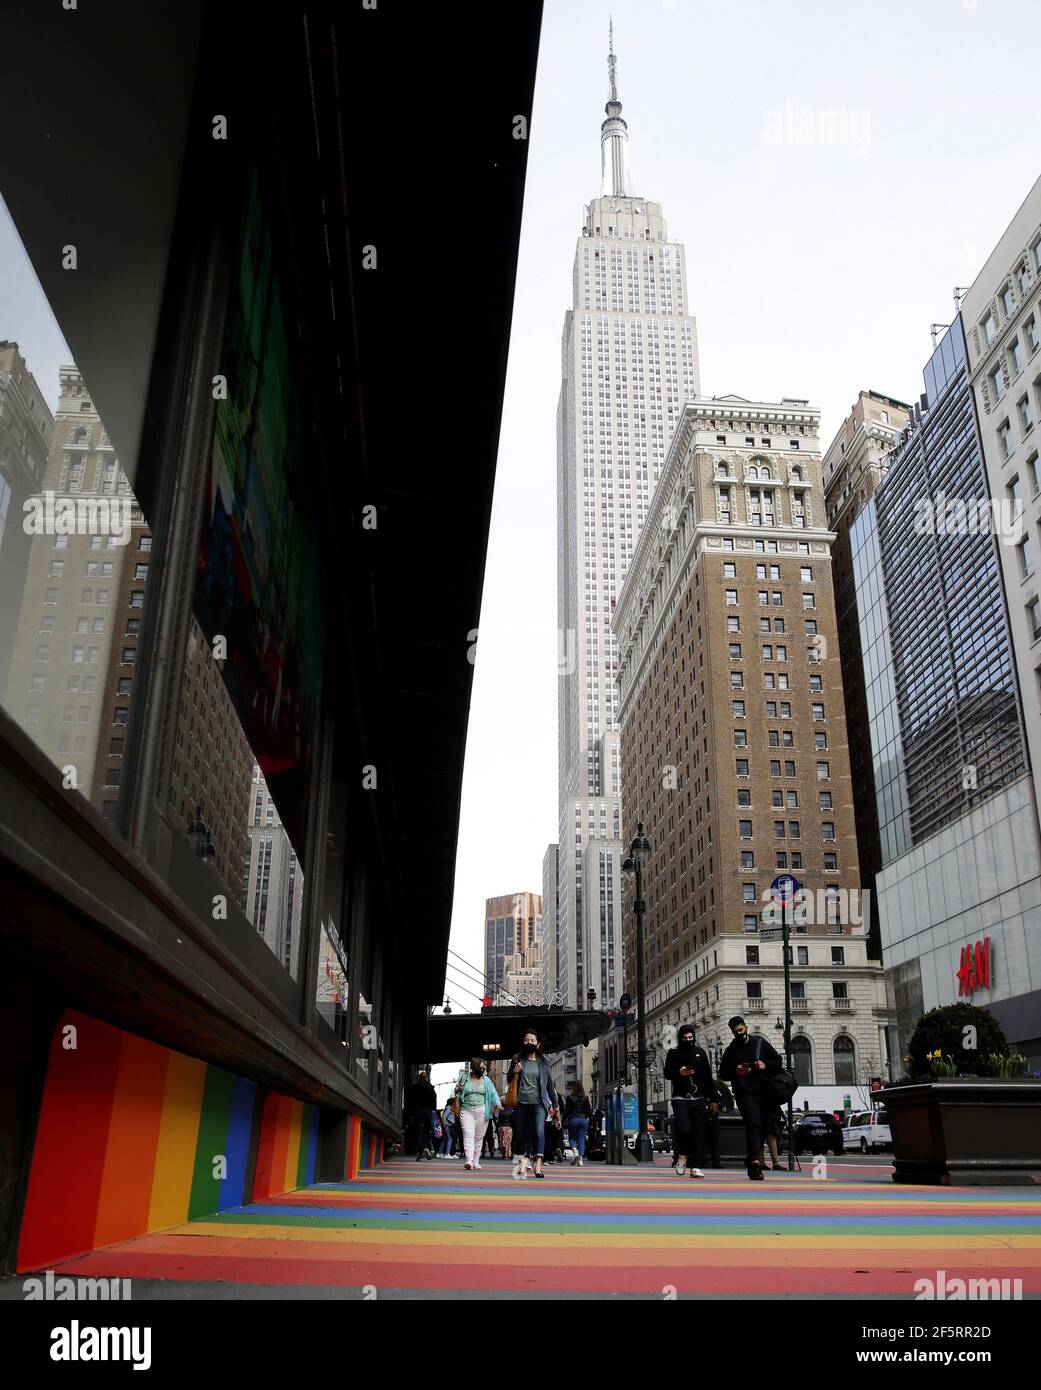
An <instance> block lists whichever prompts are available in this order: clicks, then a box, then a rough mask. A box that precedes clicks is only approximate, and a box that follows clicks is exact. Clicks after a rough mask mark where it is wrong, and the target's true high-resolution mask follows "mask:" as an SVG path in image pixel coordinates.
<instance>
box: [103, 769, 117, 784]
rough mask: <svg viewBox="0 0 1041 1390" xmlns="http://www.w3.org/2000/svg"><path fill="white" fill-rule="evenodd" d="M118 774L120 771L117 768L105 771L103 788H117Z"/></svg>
mask: <svg viewBox="0 0 1041 1390" xmlns="http://www.w3.org/2000/svg"><path fill="white" fill-rule="evenodd" d="M119 774H120V769H119V768H118V767H110V768H109V769H108V770H107V771H106V773H105V786H106V787H118V786H119Z"/></svg>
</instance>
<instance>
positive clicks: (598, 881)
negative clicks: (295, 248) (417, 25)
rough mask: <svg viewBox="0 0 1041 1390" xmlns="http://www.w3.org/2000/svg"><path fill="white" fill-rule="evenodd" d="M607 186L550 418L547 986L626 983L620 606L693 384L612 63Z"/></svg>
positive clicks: (605, 991)
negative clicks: (554, 796) (633, 168)
mask: <svg viewBox="0 0 1041 1390" xmlns="http://www.w3.org/2000/svg"><path fill="white" fill-rule="evenodd" d="M609 77H610V86H609V100H608V102H607V105H606V107H605V110H606V113H607V118H606V120H605V121H604V122H603V125H602V127H601V147H602V172H603V181H602V185H601V191H600V196H599V197H598V198H594V199H593V200H592V201H591V202H590V203H589V205H588V206H587V207H586V209H585V219H584V223H583V227H582V232H581V235H580V236H579V238H578V245H577V248H576V252H575V262H574V280H573V298H572V307H571V308H570V309H569V310H568V311H567V313H566V315H565V318H564V332H563V341H562V382H561V390H560V402H559V407H558V412H557V459H558V466H557V491H558V496H557V526H558V536H557V541H558V555H557V583H558V617H559V627H560V633H559V642H560V669H561V681H560V696H559V710H558V716H559V776H560V787H559V795H560V803H559V804H560V819H559V860H558V905H557V913H558V916H557V921H556V924H555V930H556V940H557V944H558V952H557V966H556V976H557V978H556V980H555V982H554V983H555V985H556V987H557V988H559V989H561V990H562V991H563V992H564V993H565V997H566V1000H567V1003H568V1004H570V1005H572V1006H575V1005H582V1004H584V1002H585V999H586V995H587V991H588V990H590V989H595V990H596V992H597V996H598V1001H599V1002H611V1001H613V1000H614V999H615V998H616V997H617V995H618V994H619V993H621V991H622V989H623V980H622V954H621V941H622V937H621V902H622V895H621V883H620V864H621V859H622V857H623V856H622V855H621V841H620V838H619V836H620V831H621V825H620V800H619V795H620V786H619V764H618V711H617V689H616V675H617V667H618V656H617V646H616V642H615V638H614V635H613V633H612V631H611V618H612V615H613V612H614V605H615V596H616V594H617V593H618V592H619V590H620V588H621V584H622V581H623V580H624V578H625V574H626V571H627V569H628V567H629V564H630V561H631V559H632V555H633V550H634V547H635V545H636V542H637V539H638V537H639V534H640V527H641V526H642V524H643V520H644V516H645V515H646V512H647V508H648V505H649V503H650V499H651V496H652V495H653V492H654V488H655V485H656V483H657V481H658V478H659V476H660V474H661V470H662V466H663V464H664V462H665V457H666V453H667V451H668V447H669V443H670V440H671V438H672V433H673V429H674V427H675V425H676V422H677V420H678V418H679V412H680V410H681V408H682V406H683V403H684V401H686V400H691V399H693V398H694V397H695V396H696V395H697V394H698V390H699V380H698V351H697V336H696V330H695V322H694V318H693V317H692V316H691V315H690V314H688V312H687V279H686V267H685V264H684V253H683V247H682V246H681V245H679V243H677V242H674V241H670V240H669V238H668V232H667V230H666V226H665V220H664V217H663V215H662V208H661V204H660V203H655V202H649V201H648V200H647V199H646V198H642V197H638V196H636V194H635V193H634V192H633V187H634V185H633V180H632V175H631V173H630V166H629V135H628V129H627V127H626V123H625V121H624V120H623V119H622V115H621V112H622V105H621V102H620V101H619V100H618V91H617V83H616V74H615V59H614V52H613V42H612V51H611V56H610V58H609Z"/></svg>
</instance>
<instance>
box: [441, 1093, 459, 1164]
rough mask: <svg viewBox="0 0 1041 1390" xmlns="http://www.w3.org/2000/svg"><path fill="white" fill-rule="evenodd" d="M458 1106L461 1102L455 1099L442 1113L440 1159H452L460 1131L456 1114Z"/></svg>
mask: <svg viewBox="0 0 1041 1390" xmlns="http://www.w3.org/2000/svg"><path fill="white" fill-rule="evenodd" d="M458 1104H459V1102H458V1101H457V1100H455V1099H454V1098H453V1099H452V1100H450V1101H449V1102H448V1104H447V1105H446V1106H445V1108H444V1110H442V1112H441V1133H442V1139H441V1147H440V1148H439V1149H438V1151H437V1156H438V1158H451V1157H452V1149H453V1147H454V1145H455V1139H456V1135H457V1133H458V1130H459V1117H458V1115H457V1114H456V1108H457V1106H458Z"/></svg>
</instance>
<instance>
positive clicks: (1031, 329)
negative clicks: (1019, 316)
mask: <svg viewBox="0 0 1041 1390" xmlns="http://www.w3.org/2000/svg"><path fill="white" fill-rule="evenodd" d="M1023 328H1024V330H1025V332H1026V335H1027V342H1028V343H1029V345H1030V351H1031V353H1035V352H1036V351H1037V350H1038V348H1039V347H1041V336H1039V335H1038V330H1037V315H1036V314H1031V315H1030V317H1029V318H1028V319H1027V321H1026V323H1025V324H1024V325H1023Z"/></svg>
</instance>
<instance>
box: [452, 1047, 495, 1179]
mask: <svg viewBox="0 0 1041 1390" xmlns="http://www.w3.org/2000/svg"><path fill="white" fill-rule="evenodd" d="M456 1094H457V1095H458V1096H459V1123H460V1125H461V1126H462V1130H463V1157H464V1158H465V1159H466V1162H465V1163H464V1164H463V1167H464V1168H476V1169H480V1167H481V1160H480V1154H481V1144H482V1143H483V1141H484V1131H485V1130H486V1129H487V1128H488V1121H489V1120H490V1119H491V1118H492V1116H493V1115H495V1114H497V1113H498V1110H499V1093H498V1091H497V1090H496V1089H495V1087H494V1086H493V1085H492V1083H491V1078H490V1077H488V1076H486V1075H485V1070H484V1063H483V1062H482V1061H481V1059H480V1057H474V1058H473V1060H472V1061H471V1063H470V1075H469V1076H468V1077H467V1078H466V1080H465V1081H464V1083H463V1084H462V1086H460V1087H459V1089H458V1091H457V1093H456Z"/></svg>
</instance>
